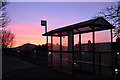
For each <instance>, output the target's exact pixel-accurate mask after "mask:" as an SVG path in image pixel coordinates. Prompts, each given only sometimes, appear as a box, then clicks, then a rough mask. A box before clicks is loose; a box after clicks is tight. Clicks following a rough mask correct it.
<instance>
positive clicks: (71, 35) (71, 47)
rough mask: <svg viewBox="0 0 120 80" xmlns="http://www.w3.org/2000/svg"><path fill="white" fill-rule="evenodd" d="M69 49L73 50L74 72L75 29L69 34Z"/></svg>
mask: <svg viewBox="0 0 120 80" xmlns="http://www.w3.org/2000/svg"><path fill="white" fill-rule="evenodd" d="M68 50H69V52H72V72H73V70H74V34H73V31H69V34H68Z"/></svg>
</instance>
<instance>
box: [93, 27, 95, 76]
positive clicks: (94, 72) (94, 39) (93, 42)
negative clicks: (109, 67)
mask: <svg viewBox="0 0 120 80" xmlns="http://www.w3.org/2000/svg"><path fill="white" fill-rule="evenodd" d="M93 76H95V31H94V26H93Z"/></svg>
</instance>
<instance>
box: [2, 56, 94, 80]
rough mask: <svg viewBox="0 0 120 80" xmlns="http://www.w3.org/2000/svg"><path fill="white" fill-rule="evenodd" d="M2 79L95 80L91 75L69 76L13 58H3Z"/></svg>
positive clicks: (78, 74)
mask: <svg viewBox="0 0 120 80" xmlns="http://www.w3.org/2000/svg"><path fill="white" fill-rule="evenodd" d="M2 79H3V80H7V79H9V80H10V79H11V80H23V79H24V80H26V79H29V80H40V79H54V80H58V79H60V80H62V79H67V80H68V79H69V80H77V79H79V80H86V79H87V80H88V79H89V80H93V77H92V76H91V75H86V74H81V73H77V74H74V75H69V74H66V73H63V72H59V71H55V70H53V69H50V68H47V67H42V66H38V65H35V64H32V63H29V62H26V61H22V60H20V59H17V58H15V57H12V56H3V57H2Z"/></svg>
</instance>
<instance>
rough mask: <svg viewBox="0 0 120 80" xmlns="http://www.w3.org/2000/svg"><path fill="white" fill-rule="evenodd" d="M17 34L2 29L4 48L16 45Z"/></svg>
mask: <svg viewBox="0 0 120 80" xmlns="http://www.w3.org/2000/svg"><path fill="white" fill-rule="evenodd" d="M14 38H15V35H14V34H12V33H11V32H9V31H6V30H3V31H2V48H11V47H13V46H14Z"/></svg>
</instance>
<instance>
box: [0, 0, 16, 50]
mask: <svg viewBox="0 0 120 80" xmlns="http://www.w3.org/2000/svg"><path fill="white" fill-rule="evenodd" d="M7 4H8V3H7V2H2V1H0V33H1V34H0V38H2V39H0V42H1V44H0V45H1V46H2V48H11V47H12V46H13V45H14V41H13V39H14V36H15V35H14V34H13V33H11V32H10V31H7V30H6V28H7V25H8V23H9V22H10V18H9V16H8V14H7V12H6V6H7Z"/></svg>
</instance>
